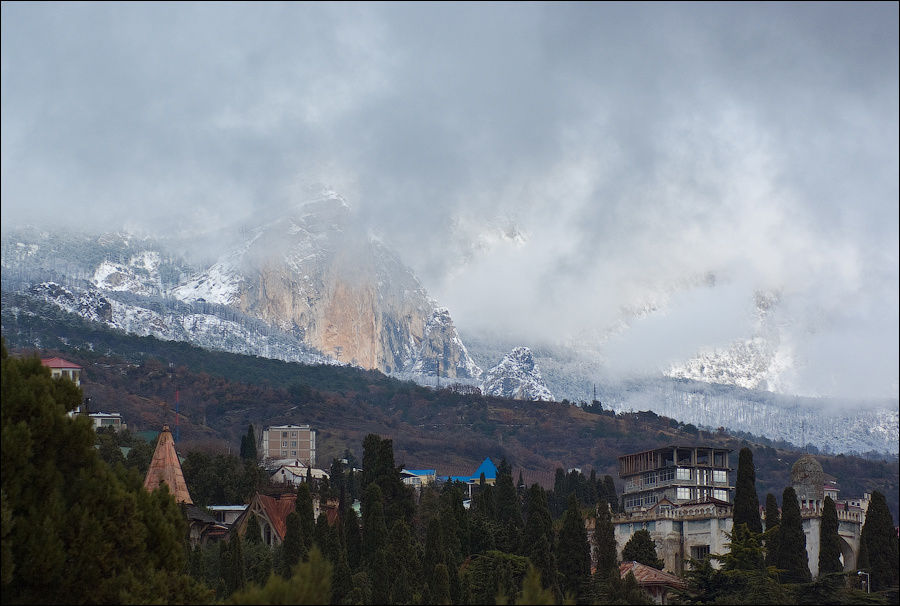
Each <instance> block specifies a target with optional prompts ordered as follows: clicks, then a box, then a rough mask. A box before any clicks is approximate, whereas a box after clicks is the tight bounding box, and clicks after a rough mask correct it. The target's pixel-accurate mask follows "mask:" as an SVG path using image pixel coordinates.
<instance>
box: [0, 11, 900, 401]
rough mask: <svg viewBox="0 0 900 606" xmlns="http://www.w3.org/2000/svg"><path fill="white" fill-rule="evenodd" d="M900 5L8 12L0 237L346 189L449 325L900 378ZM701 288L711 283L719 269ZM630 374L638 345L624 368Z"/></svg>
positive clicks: (860, 391) (185, 218) (246, 207)
mask: <svg viewBox="0 0 900 606" xmlns="http://www.w3.org/2000/svg"><path fill="white" fill-rule="evenodd" d="M898 71H900V66H898V4H897V3H895V2H887V3H876V4H865V3H852V4H840V3H823V4H815V3H800V4H787V3H775V4H760V3H752V4H744V5H740V4H738V5H735V4H732V3H728V4H710V3H700V4H670V3H665V4H635V3H626V4H612V3H605V2H604V3H599V4H587V3H575V4H562V3H551V4H540V3H527V4H513V3H498V4H481V3H465V4H458V5H457V4H444V3H441V4H411V3H402V4H360V3H341V4H325V3H289V4H284V5H282V4H263V3H253V4H252V5H250V4H219V3H204V4H197V5H193V4H173V3H154V4H146V5H142V4H131V3H128V4H120V3H101V4H63V3H48V4H30V3H19V2H15V3H4V4H3V5H2V131H0V132H2V215H3V216H2V226H3V229H4V230H6V229H8V228H9V227H11V226H13V225H16V224H19V223H24V222H27V223H33V224H39V225H40V224H43V225H52V224H54V223H58V222H60V221H64V222H67V223H68V222H72V223H74V224H77V225H81V226H92V227H97V228H102V229H116V228H122V227H126V228H129V229H143V230H149V231H153V230H159V229H184V228H187V229H192V230H197V231H198V232H199V231H201V230H206V231H208V230H211V229H215V228H217V227H219V226H222V225H225V224H228V223H231V222H234V221H241V220H244V219H246V218H247V217H248V216H249V215H252V214H254V213H276V212H279V211H280V210H281V209H283V208H287V207H290V206H291V205H292V204H294V203H296V202H297V201H298V199H300V198H302V196H303V195H304V193H303V192H304V191H307V188H308V186H309V185H310V184H318V183H323V184H325V185H327V186H329V187H331V188H333V189H334V190H336V191H338V192H339V193H341V194H342V195H343V196H344V197H345V198H346V199H347V201H348V202H349V203H350V204H351V205H352V206H353V208H354V209H355V212H356V213H357V215H358V217H359V218H360V221H361V223H362V224H363V225H365V226H366V228H367V229H368V230H369V231H370V232H371V233H372V234H373V235H376V236H378V237H380V238H382V240H383V241H384V242H385V243H387V244H388V245H390V246H391V247H393V248H394V249H395V250H397V251H398V252H399V254H400V255H401V257H402V258H403V259H404V260H405V261H406V262H407V263H408V264H409V265H411V266H412V267H413V268H414V269H415V271H416V272H417V274H418V275H419V276H420V278H421V280H422V281H423V283H424V284H425V286H426V288H428V290H429V292H431V294H432V295H433V296H435V297H436V298H437V299H438V300H439V301H440V302H441V303H443V304H445V305H447V306H448V307H449V308H450V311H451V313H452V314H453V316H454V319H455V321H456V323H457V325H459V326H460V327H461V328H463V329H464V330H469V331H476V330H485V329H492V330H496V331H498V332H499V333H502V334H505V335H507V336H511V337H512V338H514V339H519V340H521V341H522V342H523V344H526V345H528V344H531V345H534V344H538V343H541V342H547V341H555V340H569V341H592V340H593V341H598V342H599V340H600V339H602V338H603V335H604V334H606V331H607V330H608V329H609V327H610V325H612V324H613V323H614V322H615V321H616V320H617V319H618V318H620V316H621V310H622V308H623V307H628V308H641V307H647V308H652V307H654V306H656V307H664V308H665V310H666V311H665V314H657V315H656V316H653V317H654V318H655V319H652V320H637V321H636V322H635V324H634V326H633V334H634V335H635V336H634V338H633V339H631V340H630V341H628V340H624V341H623V340H622V339H619V340H614V342H613V343H611V344H610V345H609V349H608V350H607V353H608V354H609V355H611V356H612V357H614V358H616V359H618V360H635V361H637V360H639V359H640V360H642V361H643V363H646V364H651V365H653V364H662V363H664V362H665V361H666V360H667V359H669V358H672V357H673V356H674V357H677V356H684V355H688V356H689V355H692V354H693V353H695V352H696V348H698V347H700V346H704V345H706V346H711V345H719V346H724V345H727V344H728V343H729V342H730V341H731V340H733V339H736V338H743V337H748V336H752V334H751V333H752V332H753V293H755V292H757V291H760V290H764V291H767V292H778V293H779V296H780V297H781V303H780V309H781V313H782V314H783V318H784V322H788V323H789V327H788V332H789V333H790V336H789V338H788V339H787V341H789V343H790V347H791V348H792V349H791V351H792V352H793V355H795V356H796V359H797V360H799V361H800V363H799V364H798V365H799V366H800V367H802V372H799V373H798V374H797V376H795V377H794V378H793V379H792V380H793V384H792V385H791V386H790V387H791V389H794V390H796V391H800V392H804V393H812V394H821V395H825V394H832V395H849V394H855V395H876V396H892V397H897V393H898V370H897V369H898V313H900V312H898V245H900V240H898V173H900V166H898V148H900V145H898ZM713 282H714V283H715V286H710V285H711V284H712V283H713ZM635 363H636V364H637V362H635Z"/></svg>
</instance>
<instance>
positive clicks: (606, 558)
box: [593, 501, 619, 580]
mask: <svg viewBox="0 0 900 606" xmlns="http://www.w3.org/2000/svg"><path fill="white" fill-rule="evenodd" d="M593 538H594V561H595V562H597V574H598V575H599V578H600V579H603V580H605V579H606V578H607V577H608V576H609V574H608V573H609V571H610V570H612V569H616V570H618V568H619V558H618V554H617V551H618V550H617V548H616V533H615V528H613V523H612V516H611V515H610V513H609V505H608V504H607V503H606V501H600V503H599V504H598V505H597V522H596V524H595V525H594V537H593Z"/></svg>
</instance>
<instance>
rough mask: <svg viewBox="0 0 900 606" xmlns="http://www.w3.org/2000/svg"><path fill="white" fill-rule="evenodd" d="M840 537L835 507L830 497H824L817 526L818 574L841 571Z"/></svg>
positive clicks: (842, 568)
mask: <svg viewBox="0 0 900 606" xmlns="http://www.w3.org/2000/svg"><path fill="white" fill-rule="evenodd" d="M840 558H841V537H840V535H838V518H837V508H836V507H835V505H834V501H833V500H832V499H831V497H825V504H824V505H823V507H822V523H821V526H820V527H819V576H822V575H824V574H829V573H832V572H842V571H843V570H844V567H843V566H842V565H841V559H840Z"/></svg>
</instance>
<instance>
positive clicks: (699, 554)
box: [691, 545, 709, 560]
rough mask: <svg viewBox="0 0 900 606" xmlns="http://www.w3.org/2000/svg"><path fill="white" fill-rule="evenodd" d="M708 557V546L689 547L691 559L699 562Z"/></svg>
mask: <svg viewBox="0 0 900 606" xmlns="http://www.w3.org/2000/svg"><path fill="white" fill-rule="evenodd" d="M708 555H709V545H691V557H692V558H694V559H695V560H699V559H700V558H703V557H705V556H708Z"/></svg>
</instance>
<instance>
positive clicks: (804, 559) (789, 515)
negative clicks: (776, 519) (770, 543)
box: [776, 486, 812, 583]
mask: <svg viewBox="0 0 900 606" xmlns="http://www.w3.org/2000/svg"><path fill="white" fill-rule="evenodd" d="M776 566H777V567H778V568H779V569H780V570H783V571H784V572H783V573H782V574H781V580H782V582H784V583H807V582H809V581H810V579H811V577H812V575H811V574H810V572H809V556H808V555H807V553H806V535H805V534H803V520H802V518H801V517H800V504H799V503H798V502H797V493H796V492H794V489H793V488H791V487H790V486H788V487H787V488H785V489H784V493H783V494H782V495H781V524H780V525H779V532H778V559H777V560H776Z"/></svg>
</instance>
